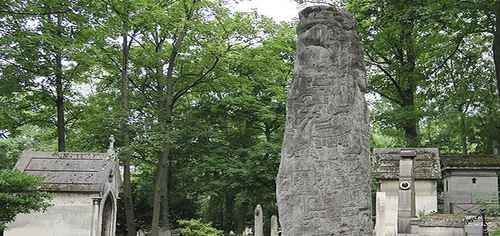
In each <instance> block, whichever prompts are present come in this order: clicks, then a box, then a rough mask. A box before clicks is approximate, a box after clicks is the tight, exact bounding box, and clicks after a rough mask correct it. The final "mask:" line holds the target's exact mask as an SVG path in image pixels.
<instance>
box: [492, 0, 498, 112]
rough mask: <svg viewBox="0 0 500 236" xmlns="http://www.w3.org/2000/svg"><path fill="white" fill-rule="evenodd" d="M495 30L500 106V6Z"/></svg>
mask: <svg viewBox="0 0 500 236" xmlns="http://www.w3.org/2000/svg"><path fill="white" fill-rule="evenodd" d="M495 18H496V19H495V32H494V38H493V61H494V62H495V73H496V81H497V92H498V104H499V107H500V6H497V9H496V11H495Z"/></svg>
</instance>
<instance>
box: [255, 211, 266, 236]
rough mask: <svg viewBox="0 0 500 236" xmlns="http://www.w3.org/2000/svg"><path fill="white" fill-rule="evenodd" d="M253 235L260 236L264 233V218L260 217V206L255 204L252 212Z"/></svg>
mask: <svg viewBox="0 0 500 236" xmlns="http://www.w3.org/2000/svg"><path fill="white" fill-rule="evenodd" d="M254 219H255V221H254V235H255V236H262V235H263V234H264V220H263V217H262V207H261V206H260V205H257V207H255V212H254Z"/></svg>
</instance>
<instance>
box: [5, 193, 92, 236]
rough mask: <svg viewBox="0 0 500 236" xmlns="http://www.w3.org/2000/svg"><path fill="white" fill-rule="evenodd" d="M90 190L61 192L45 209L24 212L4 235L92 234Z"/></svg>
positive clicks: (85, 235)
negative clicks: (42, 210) (86, 191)
mask: <svg viewBox="0 0 500 236" xmlns="http://www.w3.org/2000/svg"><path fill="white" fill-rule="evenodd" d="M98 196H99V194H91V193H59V194H57V196H56V197H54V199H52V201H51V203H52V204H54V205H53V206H52V207H49V208H48V209H47V211H45V212H35V213H32V214H21V215H18V216H17V217H16V220H15V221H14V222H12V223H10V224H9V225H8V228H7V230H6V231H5V236H28V235H35V236H69V235H71V236H89V235H90V229H91V222H92V197H98Z"/></svg>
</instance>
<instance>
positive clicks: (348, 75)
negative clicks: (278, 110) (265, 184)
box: [277, 6, 372, 236]
mask: <svg viewBox="0 0 500 236" xmlns="http://www.w3.org/2000/svg"><path fill="white" fill-rule="evenodd" d="M299 16H300V23H299V25H298V27H297V34H298V42H297V57H296V62H295V75H294V79H293V82H292V84H291V87H290V88H289V91H288V100H287V121H286V130H285V137H284V141H283V147H282V153H281V164H280V169H279V173H278V177H277V200H278V208H279V216H280V223H281V227H282V230H283V233H282V235H283V236H326V235H328V236H331V235H356V236H365V235H366V236H367V235H370V236H371V235H372V222H371V199H370V159H369V145H370V136H369V132H368V114H367V106H366V102H365V97H364V90H365V86H366V78H365V65H364V62H363V48H362V46H361V44H360V42H359V39H358V35H357V32H356V30H355V22H354V19H353V17H352V15H351V14H350V13H348V12H347V11H345V10H343V9H336V8H333V7H328V6H314V7H308V8H305V9H304V10H302V11H301V12H300V14H299Z"/></svg>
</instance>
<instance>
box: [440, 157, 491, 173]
mask: <svg viewBox="0 0 500 236" xmlns="http://www.w3.org/2000/svg"><path fill="white" fill-rule="evenodd" d="M441 166H442V169H443V170H450V169H455V170H500V158H498V157H494V156H486V155H483V156H466V155H449V156H442V157H441Z"/></svg>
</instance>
